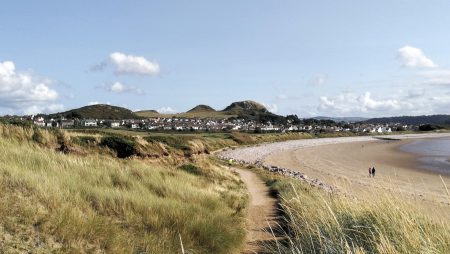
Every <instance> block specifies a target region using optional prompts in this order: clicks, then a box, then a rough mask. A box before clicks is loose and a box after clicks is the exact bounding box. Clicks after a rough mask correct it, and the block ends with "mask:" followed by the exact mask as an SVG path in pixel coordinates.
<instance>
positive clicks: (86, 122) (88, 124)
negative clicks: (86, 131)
mask: <svg viewBox="0 0 450 254" xmlns="http://www.w3.org/2000/svg"><path fill="white" fill-rule="evenodd" d="M81 126H83V127H97V121H96V120H94V119H85V120H82V121H81Z"/></svg>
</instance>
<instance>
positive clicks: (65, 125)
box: [59, 120, 75, 128]
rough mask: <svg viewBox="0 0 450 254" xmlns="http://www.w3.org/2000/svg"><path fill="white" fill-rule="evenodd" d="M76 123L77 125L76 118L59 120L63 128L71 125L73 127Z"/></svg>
mask: <svg viewBox="0 0 450 254" xmlns="http://www.w3.org/2000/svg"><path fill="white" fill-rule="evenodd" d="M74 125H75V121H74V120H60V121H59V126H60V127H61V128H70V127H73V126H74Z"/></svg>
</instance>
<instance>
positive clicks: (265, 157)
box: [226, 134, 450, 221]
mask: <svg viewBox="0 0 450 254" xmlns="http://www.w3.org/2000/svg"><path fill="white" fill-rule="evenodd" d="M390 137H391V136H390ZM439 137H448V134H443V135H433V136H427V135H425V136H423V135H421V136H416V135H409V136H392V137H391V138H399V139H401V140H395V141H392V140H391V141H388V140H377V139H374V138H372V137H353V138H333V139H314V140H296V141H288V142H280V143H273V144H265V145H260V146H257V147H253V148H251V147H249V148H244V149H237V150H234V151H228V154H226V155H227V156H229V157H233V156H234V157H233V158H235V159H238V160H243V161H247V162H250V163H254V162H255V161H261V162H263V163H264V164H266V165H273V166H278V167H283V168H289V169H292V170H296V171H299V172H302V173H304V174H306V175H307V176H308V177H310V178H317V179H320V180H321V181H323V182H325V183H327V184H330V185H333V186H335V187H337V188H338V189H339V190H340V191H341V192H344V193H346V194H348V195H352V196H354V197H356V198H363V199H365V198H370V197H372V196H373V195H377V193H381V192H380V191H381V190H388V191H389V193H394V194H395V195H399V197H401V199H405V200H409V201H412V203H413V204H417V206H418V207H419V208H421V209H422V211H423V212H425V213H428V214H430V215H433V216H435V217H438V218H444V219H445V220H449V221H450V203H449V202H450V200H449V197H448V196H447V192H446V189H445V187H444V184H443V182H444V183H445V184H446V185H447V188H449V187H450V176H448V175H442V176H441V177H442V180H441V177H440V175H439V174H436V173H433V172H431V171H426V170H423V169H421V168H420V167H419V165H418V163H417V155H414V154H411V153H406V152H403V151H401V150H400V149H399V147H400V146H401V145H404V144H406V143H407V142H411V140H416V139H422V138H439ZM369 167H375V168H376V175H375V177H374V178H373V177H369V173H368V168H369ZM383 193H386V192H384V191H383Z"/></svg>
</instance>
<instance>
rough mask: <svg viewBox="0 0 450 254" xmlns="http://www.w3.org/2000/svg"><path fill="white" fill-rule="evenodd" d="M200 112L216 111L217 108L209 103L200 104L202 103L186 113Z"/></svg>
mask: <svg viewBox="0 0 450 254" xmlns="http://www.w3.org/2000/svg"><path fill="white" fill-rule="evenodd" d="M199 112H216V110H215V109H213V108H212V107H210V106H208V105H203V104H200V105H197V106H195V107H193V108H192V109H191V110H189V111H188V112H186V113H199Z"/></svg>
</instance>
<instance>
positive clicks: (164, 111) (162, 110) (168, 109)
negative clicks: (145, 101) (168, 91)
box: [156, 107, 176, 114]
mask: <svg viewBox="0 0 450 254" xmlns="http://www.w3.org/2000/svg"><path fill="white" fill-rule="evenodd" d="M156 111H158V113H161V114H173V113H175V112H176V111H175V110H174V109H173V108H171V107H161V108H159V109H157V110H156Z"/></svg>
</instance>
